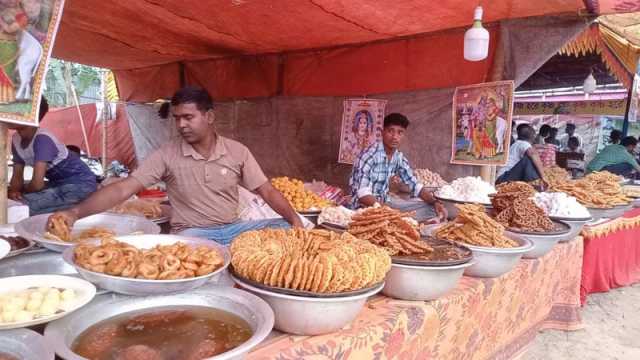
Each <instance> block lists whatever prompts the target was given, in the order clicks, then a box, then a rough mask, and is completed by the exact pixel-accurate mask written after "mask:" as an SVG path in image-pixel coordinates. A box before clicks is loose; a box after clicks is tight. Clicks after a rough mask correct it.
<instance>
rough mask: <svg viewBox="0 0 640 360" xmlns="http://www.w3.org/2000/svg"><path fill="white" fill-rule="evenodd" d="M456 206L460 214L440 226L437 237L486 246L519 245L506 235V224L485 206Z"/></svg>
mask: <svg viewBox="0 0 640 360" xmlns="http://www.w3.org/2000/svg"><path fill="white" fill-rule="evenodd" d="M456 207H457V208H458V216H456V218H455V220H454V221H452V222H450V223H448V224H445V225H443V226H441V227H440V228H438V229H437V230H436V232H435V234H434V235H435V237H436V238H439V239H445V240H450V241H455V242H459V243H462V244H469V245H475V246H484V247H500V248H509V247H516V246H518V243H517V242H516V241H515V240H513V239H509V238H508V237H506V236H504V226H502V225H501V224H500V223H499V222H497V221H496V220H494V219H492V218H491V217H490V216H489V215H487V214H486V213H485V211H484V207H482V206H480V205H475V204H461V205H456Z"/></svg>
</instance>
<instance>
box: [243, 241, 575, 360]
mask: <svg viewBox="0 0 640 360" xmlns="http://www.w3.org/2000/svg"><path fill="white" fill-rule="evenodd" d="M582 251H583V243H582V238H577V239H576V240H574V241H572V242H569V243H563V244H558V245H557V246H556V247H555V248H554V249H553V251H552V252H550V253H549V254H547V255H546V256H544V257H543V258H541V259H536V260H522V261H520V263H519V264H518V266H517V267H516V268H515V269H514V270H512V271H511V272H509V273H508V274H505V275H503V276H502V277H499V278H496V279H478V278H471V277H463V279H462V281H461V282H460V284H459V285H458V287H457V288H456V289H455V290H454V291H452V292H451V293H449V294H448V295H446V296H445V297H443V298H441V299H439V300H436V301H400V300H394V299H390V298H387V297H384V296H376V297H374V298H372V299H370V300H369V302H368V304H367V306H365V308H364V310H363V311H362V312H361V313H360V315H359V316H358V318H357V319H356V320H355V321H354V322H353V323H352V324H351V325H349V326H348V327H346V328H344V329H342V330H341V331H339V332H337V333H333V334H329V335H323V336H313V337H305V336H291V335H286V334H283V335H279V336H276V337H274V338H272V339H270V340H268V341H266V342H265V343H263V344H261V345H260V346H259V347H258V348H257V349H255V350H254V351H253V352H252V353H251V354H250V355H249V357H248V359H251V360H258V359H259V360H266V359H277V360H293V359H296V360H297V359H301V360H324V359H336V360H343V359H363V360H364V359H372V360H377V359H400V360H404V359H456V360H459V359H510V358H513V357H516V356H518V355H519V354H521V353H522V352H523V351H524V350H525V349H526V347H527V345H528V344H529V343H530V342H531V341H532V340H533V339H534V338H535V336H536V333H537V332H538V331H540V330H542V329H546V328H555V329H561V330H576V329H579V328H581V319H580V313H579V310H580V277H581V268H582Z"/></svg>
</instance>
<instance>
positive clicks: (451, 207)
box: [434, 195, 491, 220]
mask: <svg viewBox="0 0 640 360" xmlns="http://www.w3.org/2000/svg"><path fill="white" fill-rule="evenodd" d="M434 197H435V198H436V200H439V201H440V202H442V204H443V205H444V208H445V209H447V216H448V219H449V220H453V219H455V218H456V216H458V208H457V207H456V204H476V205H482V206H484V208H485V209H487V208H489V207H491V204H490V203H488V204H483V203H476V202H471V201H458V200H453V199H446V198H442V197H439V196H437V195H434Z"/></svg>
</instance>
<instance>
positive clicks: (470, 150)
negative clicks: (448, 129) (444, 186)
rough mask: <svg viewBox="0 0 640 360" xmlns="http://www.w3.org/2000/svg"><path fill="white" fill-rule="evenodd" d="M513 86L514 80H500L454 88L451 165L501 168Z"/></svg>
mask: <svg viewBox="0 0 640 360" xmlns="http://www.w3.org/2000/svg"><path fill="white" fill-rule="evenodd" d="M513 87H514V84H513V81H499V82H493V83H485V84H476V85H469V86H461V87H458V88H456V91H455V93H454V95H453V121H452V124H453V126H452V136H451V163H452V164H465V165H497V166H502V165H504V164H505V163H506V162H507V158H508V156H509V142H510V138H511V116H512V114H513Z"/></svg>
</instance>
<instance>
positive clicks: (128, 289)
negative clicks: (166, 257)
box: [62, 235, 231, 296]
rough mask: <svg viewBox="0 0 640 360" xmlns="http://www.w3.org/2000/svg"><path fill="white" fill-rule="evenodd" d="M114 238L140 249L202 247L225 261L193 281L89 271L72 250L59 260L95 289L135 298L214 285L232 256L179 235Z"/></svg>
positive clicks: (212, 244) (207, 242) (208, 242)
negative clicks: (165, 246) (72, 268)
mask: <svg viewBox="0 0 640 360" xmlns="http://www.w3.org/2000/svg"><path fill="white" fill-rule="evenodd" d="M116 239H117V240H118V241H122V242H125V243H128V244H131V245H133V246H136V247H137V248H140V249H150V248H152V247H154V246H156V245H171V244H174V243H176V242H178V241H180V242H183V243H186V244H188V245H191V246H201V245H204V246H207V247H210V248H214V249H217V250H218V251H219V252H220V253H221V254H222V256H223V258H224V265H223V266H222V267H221V268H220V269H218V270H216V271H214V272H212V273H211V274H207V275H204V276H198V277H194V278H188V279H178V280H146V279H131V278H126V277H122V276H112V275H107V274H102V273H98V272H93V271H89V270H87V269H85V268H83V267H81V266H79V265H77V264H76V263H75V261H74V259H73V248H69V249H67V250H65V252H64V253H63V254H62V257H63V259H64V261H66V262H67V263H68V264H70V265H72V266H73V267H75V268H76V270H77V271H78V272H79V273H80V275H81V276H82V277H83V278H85V279H86V280H88V281H90V282H92V283H93V284H95V285H97V286H98V287H100V288H103V289H106V290H111V291H113V292H117V293H120V294H126V295H137V296H145V295H159V294H168V293H174V292H181V291H187V290H191V289H195V288H197V287H199V286H202V285H204V284H205V283H206V282H207V281H212V282H217V281H218V280H219V279H220V278H221V277H222V273H223V272H224V271H225V269H226V268H227V267H228V266H229V263H230V262H231V255H230V254H229V250H228V249H227V248H226V247H225V246H223V245H220V244H218V243H216V242H215V241H211V240H206V239H201V238H193V237H185V236H178V235H132V236H120V237H117V238H116Z"/></svg>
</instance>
